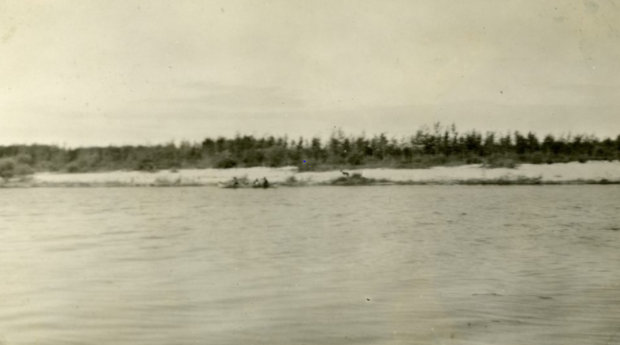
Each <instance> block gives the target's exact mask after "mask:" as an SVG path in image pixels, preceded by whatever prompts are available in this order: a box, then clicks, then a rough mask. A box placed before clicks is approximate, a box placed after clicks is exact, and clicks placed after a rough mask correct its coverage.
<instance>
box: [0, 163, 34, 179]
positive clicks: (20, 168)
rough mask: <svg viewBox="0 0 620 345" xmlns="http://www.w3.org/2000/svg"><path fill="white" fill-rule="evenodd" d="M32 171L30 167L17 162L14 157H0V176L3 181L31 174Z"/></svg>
mask: <svg viewBox="0 0 620 345" xmlns="http://www.w3.org/2000/svg"><path fill="white" fill-rule="evenodd" d="M33 173H34V171H33V170H32V168H31V167H30V166H29V165H27V164H23V163H19V162H18V161H17V160H16V159H15V158H2V159H0V177H2V179H4V180H5V181H8V180H10V179H11V178H13V177H15V176H18V177H23V176H26V175H32V174H33Z"/></svg>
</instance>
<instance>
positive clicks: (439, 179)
mask: <svg viewBox="0 0 620 345" xmlns="http://www.w3.org/2000/svg"><path fill="white" fill-rule="evenodd" d="M348 172H349V173H351V174H352V173H357V174H361V175H362V176H363V177H364V178H366V179H369V181H370V182H371V184H372V182H375V181H376V182H379V181H380V182H381V183H383V184H386V183H387V184H389V183H394V184H471V183H474V184H475V183H477V182H479V183H481V184H483V183H490V184H493V182H494V181H513V182H514V184H519V181H532V180H536V181H538V182H540V183H541V184H562V183H584V184H585V183H601V181H602V182H605V183H620V162H618V161H614V162H606V161H605V162H601V161H597V162H587V163H578V162H572V163H563V164H550V165H534V164H523V165H520V166H519V167H517V168H515V169H508V168H497V169H488V168H484V167H482V166H481V165H463V166H457V167H434V168H430V169H360V170H348ZM233 177H237V178H239V179H246V180H247V181H249V182H252V181H254V180H255V179H262V178H267V179H268V180H269V181H270V182H272V183H279V184H288V185H306V186H307V185H324V184H329V183H330V182H331V181H334V180H335V179H338V178H341V177H343V174H342V173H341V172H340V171H325V172H299V171H298V170H297V168H296V167H284V168H264V167H256V168H240V169H181V170H178V171H170V170H162V171H157V172H152V173H150V172H141V171H111V172H97V173H77V174H75V173H73V174H69V173H36V174H34V175H33V176H31V177H30V178H29V179H28V180H26V181H22V182H15V181H14V182H9V183H5V186H16V187H17V186H24V187H46V186H49V187H62V186H136V187H139V186H217V185H218V184H220V183H225V182H228V181H230V180H231V179H232V178H233ZM523 184H528V183H523Z"/></svg>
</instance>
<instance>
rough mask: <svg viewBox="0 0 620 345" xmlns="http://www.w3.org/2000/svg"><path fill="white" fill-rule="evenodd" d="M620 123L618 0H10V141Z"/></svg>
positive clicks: (5, 66) (0, 11) (5, 120)
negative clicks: (443, 125) (435, 124)
mask: <svg viewBox="0 0 620 345" xmlns="http://www.w3.org/2000/svg"><path fill="white" fill-rule="evenodd" d="M434 121H441V122H442V123H446V124H448V123H453V122H454V123H456V124H457V126H458V127H459V128H460V129H461V130H468V129H473V128H475V129H478V130H482V131H485V130H495V131H501V132H505V131H508V130H521V131H528V130H533V131H536V132H538V133H548V132H551V133H556V134H560V133H563V132H569V131H572V132H579V133H582V132H584V133H593V134H596V135H599V136H616V135H617V134H620V1H617V0H585V1H582V0H579V1H571V0H545V1H540V0H522V1H496V0H467V1H457V0H415V1H414V0H403V1H388V0H373V1H364V0H351V1H340V0H328V1H321V0H304V1H298V0H248V1H240V0H226V1H206V0H204V1H203V0H201V1H178V0H174V1H172V0H170V1H153V0H148V1H133V0H119V1H110V0H90V1H79V0H74V1H60V0H54V1H38V0H37V1H27V0H0V144H8V143H35V142H37V143H56V144H63V143H65V144H67V145H71V146H73V145H93V144H95V145H107V144H133V143H142V144H143V143H153V144H154V143H161V142H166V141H170V140H176V141H179V140H183V139H187V140H190V141H199V140H201V139H203V138H204V137H205V136H217V135H224V136H232V135H234V134H235V133H237V132H239V133H242V134H254V135H259V136H260V135H263V134H275V135H280V134H288V135H289V136H291V137H296V136H299V135H304V136H312V135H317V134H320V135H327V134H329V132H330V131H331V129H332V128H333V127H334V126H337V127H341V128H342V129H344V130H345V132H349V133H351V134H359V133H361V132H362V131H365V132H366V133H367V134H373V133H378V132H387V133H388V134H390V135H395V136H401V135H407V134H412V133H414V132H415V130H417V129H418V128H419V127H420V126H421V125H432V123H433V122H434Z"/></svg>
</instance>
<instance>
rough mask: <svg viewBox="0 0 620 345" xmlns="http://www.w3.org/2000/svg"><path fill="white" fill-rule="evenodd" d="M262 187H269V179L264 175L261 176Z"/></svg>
mask: <svg viewBox="0 0 620 345" xmlns="http://www.w3.org/2000/svg"><path fill="white" fill-rule="evenodd" d="M263 188H269V181H267V178H266V177H263Z"/></svg>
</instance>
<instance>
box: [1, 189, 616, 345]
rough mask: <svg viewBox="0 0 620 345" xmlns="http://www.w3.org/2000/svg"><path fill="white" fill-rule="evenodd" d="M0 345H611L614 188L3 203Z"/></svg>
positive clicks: (128, 196)
mask: <svg viewBox="0 0 620 345" xmlns="http://www.w3.org/2000/svg"><path fill="white" fill-rule="evenodd" d="M0 195H1V196H2V199H3V200H2V202H1V203H0V246H1V247H0V248H1V250H0V343H1V344H3V345H4V344H6V345H8V344H11V345H12V344H54V345H58V344H119V345H120V344H123V345H124V344H127V345H129V344H131V345H137V344H145V345H146V344H148V345H160V344H161V345H170V344H218V345H219V344H221V345H224V344H306V345H310V344H440V345H447V344H558V345H560V344H561V345H567V344H579V345H582V344H601V345H605V344H620V187H619V186H538V187H535V186H530V187H525V186H524V187H514V186H513V187H493V186H486V187H480V186H477V187H475V186H390V187H387V186H386V187H376V186H375V187H353V188H348V187H340V188H338V187H308V188H279V189H274V190H251V189H250V190H227V189H218V188H212V187H205V188H107V189H106V188H84V189H80V188H56V189H44V188H34V189H2V190H0Z"/></svg>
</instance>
